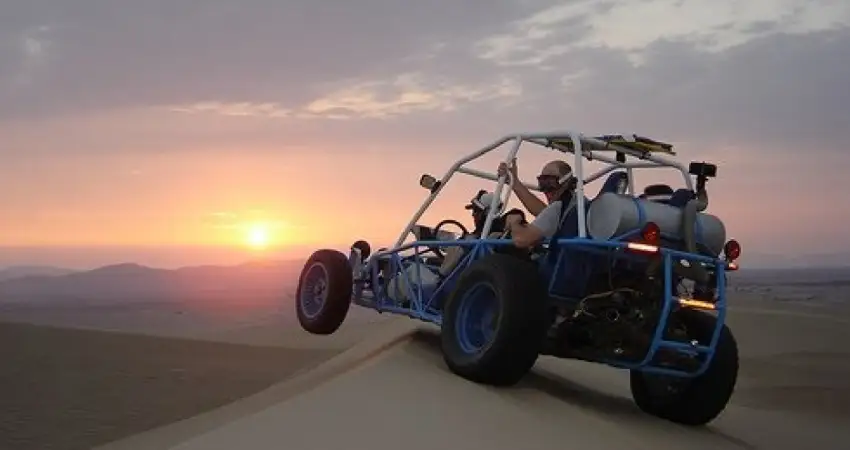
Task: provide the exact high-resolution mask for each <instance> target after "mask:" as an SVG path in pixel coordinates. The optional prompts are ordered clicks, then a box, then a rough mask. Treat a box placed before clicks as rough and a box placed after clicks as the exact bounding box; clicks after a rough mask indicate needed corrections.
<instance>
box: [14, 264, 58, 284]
mask: <svg viewBox="0 0 850 450" xmlns="http://www.w3.org/2000/svg"><path fill="white" fill-rule="evenodd" d="M71 273H74V270H71V269H65V268H62V267H52V266H12V267H7V268H5V269H0V282H3V281H7V280H11V279H14V278H23V277H30V276H50V277H53V276H60V275H68V274H71Z"/></svg>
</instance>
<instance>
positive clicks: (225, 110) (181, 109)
mask: <svg viewBox="0 0 850 450" xmlns="http://www.w3.org/2000/svg"><path fill="white" fill-rule="evenodd" d="M168 109H169V110H170V111H171V112H176V113H184V114H208V113H214V114H220V115H222V116H233V117H271V118H275V117H290V116H291V114H292V111H290V110H289V109H286V108H283V107H281V106H280V104H278V103H249V102H241V103H222V102H216V101H211V102H198V103H192V104H189V105H175V106H171V107H169V108H168Z"/></svg>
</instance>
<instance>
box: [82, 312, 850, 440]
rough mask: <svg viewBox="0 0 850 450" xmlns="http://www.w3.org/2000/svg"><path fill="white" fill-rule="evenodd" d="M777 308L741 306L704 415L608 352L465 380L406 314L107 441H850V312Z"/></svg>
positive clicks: (733, 318)
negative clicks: (729, 361) (249, 392)
mask: <svg viewBox="0 0 850 450" xmlns="http://www.w3.org/2000/svg"><path fill="white" fill-rule="evenodd" d="M766 311H769V310H761V312H760V310H759V309H757V308H750V309H749V310H746V309H745V310H742V311H738V312H731V313H730V318H729V321H730V324H731V325H732V326H733V327H734V329H736V330H737V333H738V337H739V342H741V346H742V362H741V375H740V382H739V387H738V390H737V392H736V394H735V396H734V397H733V400H732V404H731V405H730V406H729V408H728V409H727V411H726V412H725V413H724V414H723V415H722V416H721V417H720V418H719V419H718V420H717V421H715V422H714V423H712V424H711V425H710V426H709V427H707V428H704V429H690V428H685V427H681V426H678V425H674V424H671V423H667V422H665V421H662V420H659V419H656V418H652V417H649V416H647V415H645V414H643V413H641V412H639V411H638V410H637V408H636V407H635V406H634V405H633V404H632V402H631V400H630V398H629V395H628V382H627V373H626V372H622V371H616V370H612V369H609V368H606V367H604V366H598V365H591V364H587V363H581V362H575V361H563V360H557V359H552V358H541V360H540V361H539V362H538V364H537V366H536V367H535V369H534V372H533V373H532V374H530V375H529V376H528V377H527V379H526V380H524V381H523V382H522V383H521V384H520V385H519V386H517V387H515V388H511V389H495V388H489V387H485V386H480V385H476V384H473V383H470V382H467V381H465V380H462V379H460V378H458V377H456V376H454V375H452V374H450V373H449V372H448V371H447V370H446V369H445V366H444V365H443V363H442V360H441V357H440V354H439V340H438V337H437V335H436V334H435V331H434V329H433V328H432V327H428V326H421V325H419V324H418V322H415V321H411V320H407V319H403V318H399V319H393V320H389V321H387V322H386V323H385V324H381V325H380V326H376V329H377V330H378V331H376V333H375V334H374V335H372V336H371V337H370V338H368V339H366V340H364V341H362V342H361V343H359V344H357V345H355V346H354V347H353V348H351V349H350V350H348V351H346V352H344V353H343V354H342V355H340V356H338V357H336V358H334V359H332V360H330V361H328V362H326V363H325V364H322V365H321V366H319V367H318V368H316V369H314V370H311V371H309V372H306V373H303V374H301V375H300V376H299V377H296V378H294V379H291V380H290V381H286V382H282V383H280V384H278V385H276V386H273V387H271V388H269V389H267V390H266V391H263V392H261V393H258V394H256V395H254V396H252V397H249V398H247V399H244V400H242V401H239V402H237V403H234V404H232V405H229V406H226V407H224V408H220V409H218V410H215V411H212V412H210V413H207V414H203V415H200V416H197V417H194V418H191V419H189V420H185V421H183V422H179V423H177V424H173V425H170V426H166V427H163V428H160V429H157V430H154V431H151V432H149V433H144V434H141V435H137V436H134V437H131V438H129V439H126V440H123V441H119V442H116V443H113V444H110V445H107V446H104V447H100V448H99V450H125V449H134V450H147V449H173V450H200V449H204V450H218V449H222V450H223V449H228V450H230V449H234V448H243V449H280V448H286V449H293V450H296V449H299V450H300V449H305V450H307V449H316V450H327V449H329V448H347V449H359V448H363V449H376V450H382V449H398V448H405V449H410V450H415V449H429V450H431V449H434V448H456V449H474V448H489V449H496V450H499V449H511V450H515V449H517V448H526V449H538V448H540V449H544V448H545V449H549V448H578V449H582V450H592V449H611V448H628V449H643V448H647V449H649V448H651V449H682V448H689V449H755V448H759V449H760V448H764V449H801V448H819V449H824V450H828V449H836V450H837V449H846V448H847V443H848V442H850V429H848V428H850V427H848V426H847V425H848V424H850V352H848V350H847V349H844V348H834V345H835V344H834V343H835V342H841V341H842V339H843V340H844V341H846V338H847V337H848V334H850V332H848V327H847V323H846V321H845V320H843V319H840V318H839V319H837V320H828V318H829V315H828V314H822V315H820V314H814V315H813V314H805V313H803V314H802V315H796V314H795V313H794V312H786V313H784V314H769V313H765V312H766ZM833 319H834V318H833Z"/></svg>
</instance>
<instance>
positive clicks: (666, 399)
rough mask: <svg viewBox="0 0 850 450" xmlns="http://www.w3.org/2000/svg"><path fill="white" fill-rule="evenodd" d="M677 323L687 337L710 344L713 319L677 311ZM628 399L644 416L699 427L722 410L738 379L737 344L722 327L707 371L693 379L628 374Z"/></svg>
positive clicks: (724, 326)
mask: <svg viewBox="0 0 850 450" xmlns="http://www.w3.org/2000/svg"><path fill="white" fill-rule="evenodd" d="M677 314H678V316H679V317H678V319H679V320H680V321H681V322H682V324H683V325H685V327H686V329H687V333H688V336H689V337H690V338H691V339H696V340H698V341H699V342H701V343H705V344H707V343H708V342H710V341H711V337H712V335H713V333H714V329H715V326H716V324H717V318H716V317H714V316H712V315H709V314H706V313H704V312H701V311H695V310H690V309H683V310H680V311H679V312H678V313H677ZM630 375H631V379H630V384H631V391H632V397H633V398H634V400H635V403H636V404H637V406H638V407H639V408H640V409H641V410H643V411H644V412H646V413H648V414H651V415H654V416H657V417H660V418H662V419H666V420H669V421H671V422H675V423H679V424H682V425H691V426H701V425H705V424H707V423H709V422H711V421H712V420H714V419H715V418H716V417H717V416H719V415H720V413H722V412H723V410H724V409H726V405H727V404H728V403H729V399H730V398H731V397H732V393H733V392H734V390H735V383H736V382H737V378H738V344H737V342H736V341H735V337H734V336H733V335H732V332H731V331H730V330H729V328H728V327H727V326H726V325H725V324H724V325H723V328H722V329H721V330H720V338H719V339H718V341H717V348H716V350H715V353H714V357H713V358H712V359H711V362H710V363H709V366H708V369H707V370H706V371H705V372H704V373H703V374H702V375H700V376H698V377H696V378H690V379H688V378H684V379H665V378H666V377H663V376H659V375H651V374H647V373H644V372H641V371H639V370H633V371H631V374H630Z"/></svg>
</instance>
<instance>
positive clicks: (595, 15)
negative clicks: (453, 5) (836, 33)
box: [476, 0, 850, 65]
mask: <svg viewBox="0 0 850 450" xmlns="http://www.w3.org/2000/svg"><path fill="white" fill-rule="evenodd" d="M848 23H850V3H848V2H846V1H842V0H815V1H809V2H806V3H803V2H800V1H798V0H712V1H710V2H709V1H686V0H648V1H639V2H635V1H625V0H619V1H606V0H602V1H590V0H581V1H574V2H560V3H558V4H556V5H553V6H551V7H549V8H546V9H543V10H541V11H538V12H536V13H534V14H532V15H530V16H528V17H526V18H524V19H522V20H519V21H516V22H515V23H513V24H512V25H511V26H510V27H509V28H508V30H506V31H504V32H501V33H497V34H494V35H491V36H488V37H485V38H483V39H481V40H480V41H479V42H478V43H477V44H476V48H477V50H478V55H479V57H481V58H483V59H487V60H491V61H494V62H496V63H498V64H503V65H539V64H542V63H545V62H547V61H549V60H550V59H551V58H554V57H558V56H562V55H564V54H566V53H568V52H570V51H571V50H576V49H586V48H607V49H612V50H622V51H625V52H627V54H628V55H629V56H630V58H632V60H633V61H634V62H637V63H639V62H641V61H642V58H641V56H642V53H643V51H644V50H645V49H646V48H648V47H649V46H650V45H652V44H654V43H656V42H659V41H673V42H684V43H688V44H691V45H692V46H693V47H694V48H695V49H696V50H698V51H708V52H714V53H716V52H722V51H725V50H728V49H730V48H733V47H735V46H738V45H741V44H745V43H747V42H749V41H751V40H753V39H757V38H760V37H765V36H769V35H773V34H779V33H783V34H808V33H813V32H819V31H828V30H834V29H836V28H839V27H841V26H846V25H847V24H848Z"/></svg>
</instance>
